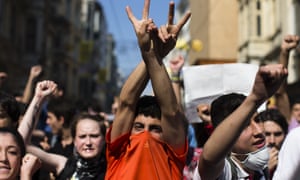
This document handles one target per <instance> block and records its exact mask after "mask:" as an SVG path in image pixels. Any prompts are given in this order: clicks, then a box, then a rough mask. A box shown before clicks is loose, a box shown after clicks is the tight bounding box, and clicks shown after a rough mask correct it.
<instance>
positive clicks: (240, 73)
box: [183, 63, 258, 122]
mask: <svg viewBox="0 0 300 180" xmlns="http://www.w3.org/2000/svg"><path fill="white" fill-rule="evenodd" d="M257 70H258V65H253V64H243V63H234V64H214V65H199V66H189V67H184V68H183V82H184V90H185V97H184V99H185V109H186V116H187V118H188V120H189V122H202V120H201V119H200V118H199V116H198V114H197V109H196V108H197V105H199V104H203V103H204V104H210V103H211V102H212V101H213V100H214V99H215V98H217V97H219V96H221V95H224V94H228V93H232V92H235V93H241V94H245V95H248V94H249V93H250V91H251V89H252V86H253V83H254V78H255V75H256V73H257Z"/></svg>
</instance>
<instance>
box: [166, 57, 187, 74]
mask: <svg viewBox="0 0 300 180" xmlns="http://www.w3.org/2000/svg"><path fill="white" fill-rule="evenodd" d="M169 63H170V69H171V72H172V73H175V74H177V73H179V72H180V71H181V69H182V67H183V65H184V58H183V56H182V55H178V56H175V57H174V58H172V59H171V60H170V62H169Z"/></svg>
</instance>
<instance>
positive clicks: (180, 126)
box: [127, 0, 190, 149]
mask: <svg viewBox="0 0 300 180" xmlns="http://www.w3.org/2000/svg"><path fill="white" fill-rule="evenodd" d="M149 4H150V0H145V6H144V10H143V19H144V20H145V21H144V24H142V26H140V27H141V28H139V30H138V31H137V28H136V27H137V26H136V18H135V17H134V15H133V14H132V12H131V10H130V8H127V13H128V17H129V19H130V20H131V22H132V24H133V26H134V27H135V30H136V35H137V38H138V42H139V46H140V50H141V54H142V57H143V59H144V62H145V64H146V68H147V70H148V73H149V76H150V79H151V83H152V87H153V90H154V94H155V96H156V98H157V100H158V103H159V105H160V108H161V112H162V117H161V125H162V129H163V132H162V136H163V140H164V141H165V142H166V143H168V144H170V145H171V146H173V147H174V148H175V149H176V148H178V147H182V145H183V144H184V143H185V139H186V119H185V116H184V114H183V112H182V111H181V108H180V106H179V104H178V103H177V101H176V97H175V94H174V91H173V89H172V85H171V81H170V79H169V77H168V74H167V71H166V69H165V66H164V65H163V63H162V59H163V58H164V57H165V56H166V55H167V54H168V53H169V52H170V51H171V50H172V49H173V48H174V46H175V44H176V38H177V36H178V33H179V31H180V29H181V28H182V26H183V25H184V24H185V23H186V21H187V20H188V19H189V17H190V13H187V15H186V16H184V18H183V19H182V20H181V21H180V22H179V23H178V24H177V25H173V18H174V2H171V3H170V11H169V20H168V25H167V26H162V27H161V28H160V29H159V30H158V32H157V31H156V29H155V28H153V29H150V30H148V29H149V26H150V27H151V24H152V23H153V22H152V20H151V19H149V18H148V12H149ZM174 137H177V138H175V139H174Z"/></svg>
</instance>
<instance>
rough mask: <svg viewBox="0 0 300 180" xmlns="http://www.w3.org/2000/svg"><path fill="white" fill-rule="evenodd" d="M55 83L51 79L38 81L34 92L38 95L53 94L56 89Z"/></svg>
mask: <svg viewBox="0 0 300 180" xmlns="http://www.w3.org/2000/svg"><path fill="white" fill-rule="evenodd" d="M56 87H57V84H56V83H55V82H53V81H41V82H38V84H37V85H36V88H35V94H36V96H38V97H42V98H44V97H46V96H49V95H51V94H53V93H54V92H55V90H56Z"/></svg>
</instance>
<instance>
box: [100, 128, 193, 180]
mask: <svg viewBox="0 0 300 180" xmlns="http://www.w3.org/2000/svg"><path fill="white" fill-rule="evenodd" d="M110 132H111V131H109V132H108V134H107V137H106V141H107V149H106V157H107V171H106V175H105V179H107V180H114V179H115V180H123V179H124V180H131V179H142V180H148V179H149V180H155V179H161V180H169V179H170V180H176V179H178V180H179V179H180V180H181V179H182V178H183V175H182V174H183V167H184V165H185V159H186V154H187V149H188V148H187V143H186V145H185V147H182V148H183V149H184V148H185V151H184V152H185V153H183V154H181V155H177V154H176V153H175V152H174V151H173V149H172V148H171V147H170V146H169V145H168V144H166V143H164V142H162V141H159V140H157V139H155V138H153V137H152V136H151V134H150V133H149V132H147V131H146V132H143V133H140V134H137V135H131V136H130V134H125V135H123V136H120V137H119V138H118V139H116V140H115V141H114V142H112V143H111V142H110Z"/></svg>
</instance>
